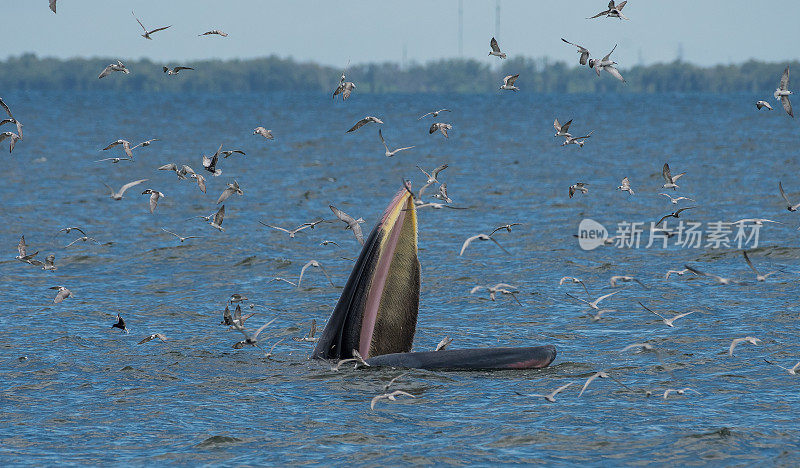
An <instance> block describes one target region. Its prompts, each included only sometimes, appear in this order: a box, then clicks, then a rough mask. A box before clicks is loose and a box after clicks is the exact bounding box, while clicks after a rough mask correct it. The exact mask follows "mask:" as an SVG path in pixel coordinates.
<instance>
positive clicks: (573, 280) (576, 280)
mask: <svg viewBox="0 0 800 468" xmlns="http://www.w3.org/2000/svg"><path fill="white" fill-rule="evenodd" d="M567 282H569V283H578V284H580V285H581V286H583V290H584V291H586V295H587V296H588V295H589V290H588V289H587V288H586V284H585V283H584V282H583V280H581V279H580V278H575V277H574V276H565V277H563V278H561V279H560V280H558V285H559V286H561V285H563V284H564V283H567Z"/></svg>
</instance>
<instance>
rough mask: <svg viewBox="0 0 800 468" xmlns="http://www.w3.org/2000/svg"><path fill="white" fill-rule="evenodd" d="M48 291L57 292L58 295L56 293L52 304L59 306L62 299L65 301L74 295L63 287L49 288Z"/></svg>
mask: <svg viewBox="0 0 800 468" xmlns="http://www.w3.org/2000/svg"><path fill="white" fill-rule="evenodd" d="M49 289H57V290H58V293H56V297H55V298H54V299H53V304H59V303H60V302H61V301H63V300H64V299H67V298H68V297H74V294H72V291H70V290H69V289H67V288H65V287H64V286H53V287H51V288H49Z"/></svg>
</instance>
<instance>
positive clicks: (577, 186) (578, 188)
mask: <svg viewBox="0 0 800 468" xmlns="http://www.w3.org/2000/svg"><path fill="white" fill-rule="evenodd" d="M588 185H589V184H585V183H583V182H576V183H574V184H572V185H570V186H569V198H572V196H573V195H575V192H581V193H583V194H587V193H589V189H588V188H587V187H588Z"/></svg>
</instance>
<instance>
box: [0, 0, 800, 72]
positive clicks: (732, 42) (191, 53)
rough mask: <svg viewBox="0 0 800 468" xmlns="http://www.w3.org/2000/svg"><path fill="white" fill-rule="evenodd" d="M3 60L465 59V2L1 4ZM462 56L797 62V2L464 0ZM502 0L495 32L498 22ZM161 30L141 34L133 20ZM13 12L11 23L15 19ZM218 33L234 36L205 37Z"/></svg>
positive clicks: (103, 0) (88, 0) (27, 0)
mask: <svg viewBox="0 0 800 468" xmlns="http://www.w3.org/2000/svg"><path fill="white" fill-rule="evenodd" d="M3 3H4V5H3V13H4V17H5V18H6V20H5V21H4V25H3V29H4V31H3V32H4V37H5V38H6V39H5V40H4V44H3V45H4V47H3V52H2V53H0V57H2V58H6V57H8V56H17V55H20V54H23V53H28V52H33V53H35V54H37V55H39V56H44V57H59V58H70V57H113V58H121V59H139V58H145V57H146V58H150V59H151V60H154V61H156V62H164V63H173V64H176V63H177V62H180V61H182V60H185V61H188V60H196V59H212V58H221V59H230V58H252V57H263V56H268V55H272V54H277V55H279V56H281V57H292V58H294V59H296V60H299V61H304V62H305V61H313V62H317V63H321V64H325V65H332V66H337V67H338V66H344V65H346V64H347V62H348V61H349V62H351V63H353V64H358V63H368V62H386V61H390V62H398V63H402V62H403V60H404V57H405V60H407V61H408V62H411V61H416V62H426V61H429V60H433V59H440V58H451V57H458V56H459V27H458V24H459V21H458V18H459V14H458V11H459V0H433V1H432V0H427V1H422V0H403V1H401V2H400V1H397V2H389V1H375V0H371V1H364V0H348V1H346V2H341V1H337V2H334V1H322V0H319V1H269V0H224V1H220V0H136V1H135V2H134V1H122V0H58V14H56V15H54V14H53V13H52V12H51V11H50V9H49V8H48V0H13V1H6V2H3ZM461 3H462V4H463V47H462V53H461V56H462V57H466V58H477V59H480V60H486V61H490V60H491V59H495V60H497V59H496V58H494V57H492V58H489V57H488V56H487V54H488V51H489V47H488V41H489V38H490V37H492V36H493V35H497V38H498V40H499V41H500V47H501V49H503V51H504V52H506V53H507V54H508V55H509V57H514V56H526V57H534V58H540V57H548V58H550V59H553V60H564V61H570V62H573V61H574V62H575V63H577V54H576V53H575V49H574V48H573V47H572V46H569V45H567V44H564V43H562V42H561V41H560V38H561V37H564V38H566V39H567V40H569V41H572V42H575V43H578V44H581V45H583V46H585V47H587V48H588V49H589V50H590V51H591V52H592V55H597V56H602V55H605V54H606V53H607V52H608V51H610V50H611V48H612V47H613V46H614V44H619V46H618V48H617V50H616V51H615V52H614V57H615V58H616V60H617V61H618V62H619V64H620V67H621V68H625V67H626V66H632V65H637V64H652V63H656V62H668V61H672V60H674V59H675V58H677V57H678V54H679V53H680V54H682V59H683V60H685V61H688V62H693V63H696V64H700V65H714V64H720V63H722V64H726V63H739V62H743V61H745V60H748V59H750V58H755V59H759V60H764V61H770V62H783V61H790V60H797V59H798V58H800V47H799V46H798V45H799V44H800V27H798V18H800V1H797V0H786V1H770V0H763V1H759V2H753V1H752V0H749V1H745V0H720V1H716V0H715V1H711V0H694V1H689V0H629V1H628V4H627V5H626V6H625V9H624V10H623V12H624V13H625V14H626V15H627V16H628V17H629V18H630V21H620V20H617V19H614V18H598V19H593V20H588V19H586V17H588V16H592V15H594V14H595V13H597V12H600V11H602V10H604V9H605V8H606V1H605V0H570V1H555V0H549V1H547V2H545V1H539V0H500V1H499V2H498V1H497V0H488V1H479V0H462V2H461ZM498 3H499V5H500V12H499V29H497V28H496V19H497V18H498V16H497V15H496V12H497V10H496V8H497V5H498ZM132 8H135V12H136V15H137V16H138V17H139V19H141V20H142V22H143V23H144V24H145V26H147V27H149V28H151V29H154V28H157V27H160V26H166V25H172V27H171V28H170V29H168V30H166V31H162V32H159V33H156V34H154V35H153V39H154V40H152V41H148V40H145V39H144V38H142V37H141V36H140V34H141V33H142V31H141V28H140V27H139V25H138V24H137V23H136V20H135V19H134V18H133V16H132V15H131V10H132ZM12 18H13V19H14V20H13V21H11V20H10V19H12ZM210 29H221V30H223V31H225V32H227V33H229V34H230V36H229V37H227V38H221V37H219V36H210V37H198V34H200V33H202V32H205V31H207V30H210Z"/></svg>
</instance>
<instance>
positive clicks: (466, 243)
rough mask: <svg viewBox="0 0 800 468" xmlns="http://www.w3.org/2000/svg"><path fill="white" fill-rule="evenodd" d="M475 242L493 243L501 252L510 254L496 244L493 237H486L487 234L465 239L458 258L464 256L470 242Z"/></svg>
mask: <svg viewBox="0 0 800 468" xmlns="http://www.w3.org/2000/svg"><path fill="white" fill-rule="evenodd" d="M476 240H480V241H488V240H490V241H492V242H494V243H495V245H496V246H498V247H499V248H500V250H502V251H503V252H505V253H507V254H509V255H511V252H509V251H508V250H506V249H504V248H503V246H502V245H500V243H499V242H497V240H495V238H494V237H492V236H491V235H488V234H478V235H475V236H472V237H469V238H467V240H465V241H464V243H463V244H462V245H461V251H460V252H459V253H458V255H459V256H462V255H464V251H465V250H467V247H469V244H471V243H472V241H476Z"/></svg>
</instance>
